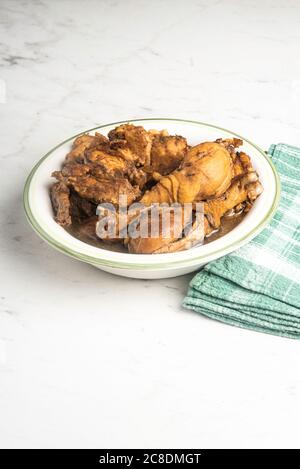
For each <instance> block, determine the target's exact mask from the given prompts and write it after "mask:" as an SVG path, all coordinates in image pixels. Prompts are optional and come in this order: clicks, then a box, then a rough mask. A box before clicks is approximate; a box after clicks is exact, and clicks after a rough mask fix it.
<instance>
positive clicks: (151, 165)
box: [50, 124, 263, 254]
mask: <svg viewBox="0 0 300 469" xmlns="http://www.w3.org/2000/svg"><path fill="white" fill-rule="evenodd" d="M242 145H243V141H242V140H240V139H237V138H233V139H225V140H224V139H217V140H215V141H214V142H203V143H199V144H198V145H196V146H190V145H189V144H188V142H187V140H186V139H185V138H184V137H182V136H179V135H169V133H168V132H167V131H166V130H163V131H157V130H145V129H144V128H143V127H141V126H135V125H132V124H123V125H120V126H118V127H116V128H115V129H114V130H112V131H110V132H109V133H108V135H107V137H106V136H104V135H102V134H100V133H95V135H89V134H84V135H81V136H79V137H78V138H76V139H75V141H74V142H73V145H72V148H71V151H70V152H69V153H68V154H67V155H66V158H65V161H64V163H63V165H62V168H61V169H60V170H59V171H55V172H54V173H53V174H52V176H53V177H54V178H55V179H56V182H55V183H54V184H53V185H52V186H51V188H50V196H51V202H52V206H53V210H54V217H55V221H56V222H57V223H58V224H60V225H61V226H63V227H64V228H65V229H66V230H68V231H69V232H70V233H71V234H72V235H73V236H75V237H77V238H79V239H80V240H82V241H84V242H87V243H90V244H92V245H94V246H99V247H101V248H107V249H113V250H118V251H123V252H129V253H134V254H155V253H170V252H176V251H181V250H184V249H189V248H191V247H193V246H195V245H197V244H200V243H203V242H208V241H211V240H214V239H216V238H217V237H219V236H222V235H224V234H225V233H227V232H228V231H229V230H231V229H232V228H233V227H234V226H236V225H237V224H238V223H239V222H240V221H241V219H242V218H243V216H244V215H245V214H246V213H247V212H248V211H249V210H250V209H251V207H252V205H253V203H254V201H255V199H256V198H257V197H258V196H259V195H260V194H261V193H262V190H263V188H262V185H261V183H260V182H259V178H258V175H257V173H256V171H255V170H254V168H253V166H252V163H251V159H250V157H249V156H248V155H247V154H246V153H244V152H243V151H242V150H241V149H240V147H242ZM182 208H184V210H181V209H182ZM154 214H155V217H154ZM199 214H200V215H199ZM151 217H153V219H154V218H156V225H155V226H154V225H152V224H151V223H152V220H151ZM167 219H168V223H165V220H167ZM150 221H151V223H150ZM142 222H143V223H142ZM142 225H143V229H142ZM150 225H151V226H150ZM153 226H154V228H153ZM145 227H146V231H145Z"/></svg>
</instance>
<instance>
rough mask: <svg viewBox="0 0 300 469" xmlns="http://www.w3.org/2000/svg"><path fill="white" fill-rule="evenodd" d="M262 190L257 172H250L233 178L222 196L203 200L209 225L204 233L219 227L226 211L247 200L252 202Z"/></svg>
mask: <svg viewBox="0 0 300 469" xmlns="http://www.w3.org/2000/svg"><path fill="white" fill-rule="evenodd" d="M262 191H263V188H262V185H261V183H260V182H259V181H258V176H257V174H256V173H255V172H251V173H248V174H246V175H244V176H242V177H241V178H240V179H237V180H235V181H234V182H233V183H232V185H231V186H230V188H229V189H228V191H226V192H225V194H224V196H223V197H220V198H218V199H213V200H208V201H207V202H205V203H204V213H205V216H206V218H207V220H208V222H209V225H210V226H209V228H207V232H206V234H208V233H209V232H211V231H213V230H215V229H218V228H220V225H221V218H222V216H223V215H225V213H226V212H228V211H229V210H231V209H232V208H234V207H236V206H238V205H239V204H241V203H243V202H245V201H247V200H248V201H249V202H250V203H251V204H252V203H253V202H254V200H255V199H256V198H257V197H258V196H259V195H260V194H261V193H262Z"/></svg>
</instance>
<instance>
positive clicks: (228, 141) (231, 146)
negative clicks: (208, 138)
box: [216, 138, 243, 161]
mask: <svg viewBox="0 0 300 469" xmlns="http://www.w3.org/2000/svg"><path fill="white" fill-rule="evenodd" d="M216 143H219V145H222V146H224V147H225V148H226V150H227V151H228V152H229V153H230V155H231V157H232V158H233V161H234V160H235V157H236V154H237V152H236V149H237V148H239V147H240V146H242V145H243V140H241V139H240V138H225V139H222V138H218V139H217V140H216Z"/></svg>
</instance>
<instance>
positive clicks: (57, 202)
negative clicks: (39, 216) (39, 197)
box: [50, 181, 72, 226]
mask: <svg viewBox="0 0 300 469" xmlns="http://www.w3.org/2000/svg"><path fill="white" fill-rule="evenodd" d="M50 196H51V202H52V206H53V210H54V214H55V221H56V222H57V223H58V224H59V225H62V226H69V225H71V223H72V220H71V214H70V211H71V204H70V190H69V188H68V186H67V185H66V184H65V183H64V182H62V181H58V182H56V183H55V184H53V185H52V186H51V189H50Z"/></svg>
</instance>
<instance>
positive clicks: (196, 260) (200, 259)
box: [23, 117, 280, 270]
mask: <svg viewBox="0 0 300 469" xmlns="http://www.w3.org/2000/svg"><path fill="white" fill-rule="evenodd" d="M149 121H153V122H155V121H173V122H179V123H180V122H184V123H187V124H196V125H200V126H206V127H210V128H213V129H217V130H220V131H222V132H228V133H230V134H231V135H233V136H235V137H237V138H240V139H242V140H244V141H245V142H247V143H249V144H250V145H252V146H253V147H254V148H256V150H257V151H258V152H259V153H260V155H261V156H262V157H263V158H264V159H265V160H267V162H268V164H269V166H270V167H271V169H272V172H273V174H274V180H275V184H276V191H275V195H274V199H273V202H272V205H271V207H270V210H269V211H268V213H267V214H266V216H265V217H264V219H263V220H261V221H260V223H259V224H258V225H256V226H255V227H254V228H253V229H252V230H251V231H249V233H247V235H245V236H243V237H242V238H240V239H239V240H238V241H235V242H233V243H231V244H230V245H228V246H227V247H226V248H224V247H223V248H220V249H218V250H215V251H214V252H213V253H211V254H209V255H207V254H204V255H197V256H195V257H193V258H192V259H189V260H187V259H186V260H176V259H175V258H174V261H171V262H162V263H160V264H157V263H147V264H145V263H134V264H133V263H126V262H122V263H120V262H117V261H112V260H107V259H101V258H97V257H93V256H89V255H86V254H82V253H79V252H78V251H75V250H73V249H71V248H69V247H67V246H66V245H64V244H61V243H60V242H58V241H57V240H56V239H54V238H53V237H51V236H50V235H49V234H48V233H46V232H45V230H44V229H43V228H42V227H41V225H40V224H39V222H38V221H37V219H36V218H35V217H34V215H33V213H32V210H31V208H30V203H29V189H30V185H31V181H32V179H33V177H34V175H35V173H36V171H37V169H38V168H39V166H40V165H41V164H42V163H43V161H44V160H45V159H46V158H48V157H49V156H50V155H51V154H52V153H53V152H54V151H55V150H57V149H58V148H59V147H61V146H62V145H64V144H65V143H68V142H71V141H72V140H74V139H75V138H76V137H78V136H79V135H82V134H84V133H89V132H93V131H96V130H99V129H102V128H105V127H110V126H117V125H121V124H124V123H128V122H149ZM279 200H280V179H279V176H278V173H277V171H276V169H275V167H274V164H273V162H272V161H271V159H270V158H269V156H268V155H267V154H266V153H265V152H264V151H263V150H262V149H261V148H260V147H258V146H257V145H256V144H254V143H252V142H251V141H250V140H248V139H246V138H244V137H242V136H241V135H238V134H236V133H235V132H232V131H230V130H227V129H224V128H222V127H218V126H216V125H212V124H207V123H205V122H200V121H195V120H188V119H175V118H167V117H156V118H154V117H153V118H144V119H129V120H125V121H119V122H112V123H110V124H104V125H100V126H97V127H93V128H92V129H88V130H85V131H84V132H80V133H78V134H76V135H74V136H73V137H70V138H68V139H66V140H64V141H63V142H61V143H60V144H58V145H57V146H55V147H54V148H52V149H51V150H50V151H49V152H48V153H47V154H46V155H45V156H43V157H42V158H41V159H40V160H39V161H38V163H37V164H36V165H35V166H34V168H33V169H32V171H31V172H30V174H29V176H28V178H27V180H26V183H25V187H24V193H23V204H24V210H25V214H26V217H27V219H28V221H29V223H30V225H31V226H32V228H33V229H34V230H35V231H36V233H37V234H38V235H39V236H40V237H41V238H42V239H44V240H45V241H46V242H48V243H49V244H50V245H51V246H53V247H54V248H55V249H57V250H59V251H61V252H63V253H64V254H67V255H69V256H71V257H73V258H75V259H78V260H81V261H83V262H87V263H89V264H92V265H96V266H108V267H114V268H117V269H132V268H134V269H137V270H142V269H144V270H151V269H155V270H157V269H158V270H159V269H166V268H168V267H170V268H171V267H175V266H181V265H184V266H186V267H188V266H192V265H197V264H201V263H204V262H209V261H211V260H213V259H215V258H216V257H218V255H219V253H220V252H221V253H222V255H225V254H228V253H229V252H232V251H233V250H235V249H238V248H239V247H241V246H242V245H243V244H245V243H246V242H248V241H250V240H251V239H252V238H254V236H256V235H257V234H258V233H260V232H261V231H262V230H263V228H264V227H265V226H266V225H267V224H268V222H269V221H270V219H271V218H272V217H273V215H274V213H275V211H276V209H277V206H278V203H279Z"/></svg>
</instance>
